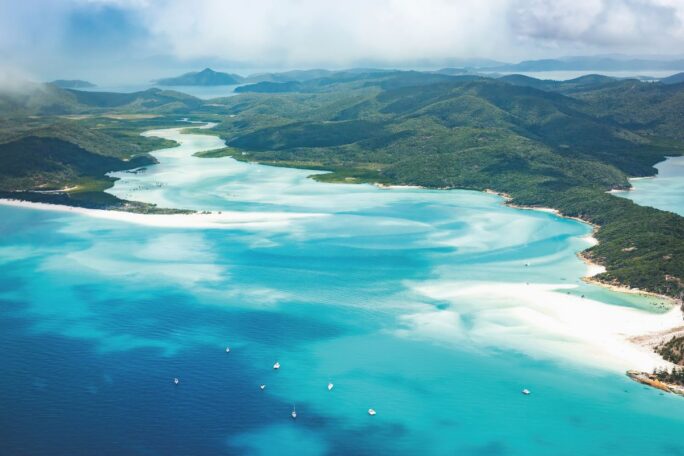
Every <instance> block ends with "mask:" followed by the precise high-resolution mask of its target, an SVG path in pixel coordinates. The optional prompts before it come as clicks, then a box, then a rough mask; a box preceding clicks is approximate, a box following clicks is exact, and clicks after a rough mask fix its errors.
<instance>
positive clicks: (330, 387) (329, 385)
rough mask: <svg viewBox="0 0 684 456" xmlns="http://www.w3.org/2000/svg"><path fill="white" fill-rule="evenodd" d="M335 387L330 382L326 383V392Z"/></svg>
mask: <svg viewBox="0 0 684 456" xmlns="http://www.w3.org/2000/svg"><path fill="white" fill-rule="evenodd" d="M334 387H335V385H333V383H332V382H328V391H332V389H333V388H334Z"/></svg>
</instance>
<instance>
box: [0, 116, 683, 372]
mask: <svg viewBox="0 0 684 456" xmlns="http://www.w3.org/2000/svg"><path fill="white" fill-rule="evenodd" d="M212 126H213V125H212V124H210V123H209V124H206V125H203V126H202V127H199V128H202V129H206V128H211V127H212ZM182 129H183V127H181V128H175V129H173V130H182ZM164 130H167V129H164ZM164 130H150V131H147V132H144V133H143V135H156V133H158V132H159V131H164ZM374 185H375V187H376V188H379V189H388V190H391V189H416V190H418V189H423V188H424V187H420V186H410V185H388V184H381V183H376V184H374ZM484 192H485V193H489V194H493V195H497V196H499V197H502V198H503V199H504V200H505V204H506V205H507V206H509V207H511V208H514V209H519V210H534V211H540V212H545V213H550V214H553V215H555V216H557V217H561V218H566V219H572V220H575V221H578V222H580V223H583V224H588V225H590V226H591V227H592V234H590V235H587V236H584V238H583V239H584V240H585V241H586V242H587V243H589V244H590V245H597V244H598V240H597V239H596V238H595V237H594V236H593V234H594V233H595V232H596V231H597V230H598V229H599V227H598V226H597V225H595V224H592V223H590V222H587V221H585V220H582V219H580V218H578V217H570V216H565V215H563V214H562V213H561V212H560V211H559V210H557V209H553V208H549V207H536V206H522V205H517V204H513V203H511V200H512V197H511V196H510V195H508V194H505V193H501V192H496V191H493V190H490V189H486V190H484ZM0 205H5V206H14V207H24V208H31V209H39V210H52V211H60V212H67V213H76V214H81V215H86V216H90V217H95V218H101V219H109V220H115V221H121V222H127V223H134V224H139V225H146V226H152V227H160V228H195V229H239V228H241V227H243V228H251V229H253V228H271V229H273V228H275V229H283V228H287V227H288V226H290V224H291V223H292V221H293V220H295V219H301V218H308V217H320V216H324V215H325V214H316V213H311V214H309V213H272V212H230V211H224V212H217V211H214V212H206V211H205V212H197V213H192V214H141V213H133V212H125V211H119V210H104V209H86V208H80V207H73V206H61V205H55V204H49V203H34V202H27V201H18V200H9V199H0ZM577 256H578V257H579V258H580V259H581V260H582V261H584V263H585V264H586V265H587V273H586V275H585V276H584V277H582V280H584V281H586V282H588V283H592V284H596V285H600V286H603V287H605V288H608V289H610V290H612V291H618V292H626V293H637V294H643V295H650V296H657V297H659V298H662V299H665V300H667V301H668V302H669V301H672V299H671V298H669V297H666V296H662V295H658V294H655V293H648V292H641V291H640V290H633V289H631V288H628V287H623V286H619V285H611V284H607V283H603V282H601V281H600V280H598V279H595V278H593V277H595V276H596V275H598V274H600V273H602V272H605V267H604V266H603V265H600V264H598V263H595V262H593V261H592V260H590V259H588V258H586V257H585V256H584V255H583V254H582V252H578V253H577ZM520 285H523V284H520ZM501 292H502V293H503V294H505V295H510V293H516V294H519V295H520V296H522V297H523V299H524V300H526V301H528V302H529V305H530V306H532V307H533V309H535V310H536V311H539V312H540V313H542V314H543V312H556V313H557V314H558V316H559V319H560V320H559V321H564V322H565V323H567V324H568V326H567V327H566V328H565V330H572V329H574V330H575V332H576V334H577V336H578V337H579V338H581V339H583V340H585V341H586V343H587V344H589V345H588V346H589V347H591V346H592V345H593V346H595V347H596V348H601V349H603V351H604V352H606V353H611V354H612V355H613V356H614V358H615V359H614V361H615V362H616V363H617V362H618V361H620V362H622V363H623V364H621V366H627V365H629V364H630V363H633V366H631V368H650V367H651V366H661V367H662V366H663V365H669V364H670V363H668V362H667V361H665V360H662V358H660V356H659V355H658V354H657V353H655V352H654V351H653V348H652V346H650V344H651V343H652V342H653V341H654V340H656V337H663V336H662V335H663V334H671V333H672V331H673V330H675V329H676V328H677V327H676V326H672V325H673V322H675V320H676V318H675V317H676V315H675V312H674V310H675V309H671V311H668V312H667V313H665V314H662V315H657V314H648V315H647V316H646V315H645V314H644V313H642V311H634V312H629V313H620V314H619V316H618V318H621V320H620V324H621V325H622V326H618V324H617V323H614V324H613V325H612V327H611V331H610V332H605V331H603V330H601V329H600V328H597V330H595V331H593V330H592V327H591V326H590V327H587V328H583V327H582V326H581V325H577V324H575V323H576V321H577V320H578V319H579V320H582V319H584V317H585V316H588V315H592V314H593V315H601V314H603V315H606V317H605V318H610V317H609V316H608V312H610V310H611V309H610V307H609V306H607V305H604V306H601V307H596V306H594V307H596V308H592V305H594V303H593V302H590V300H579V299H577V300H571V301H568V303H567V304H568V306H566V308H565V309H562V308H557V307H559V306H556V305H554V306H553V308H550V309H548V308H547V309H544V302H546V301H548V300H550V299H556V300H557V299H558V298H557V296H556V295H557V293H555V292H552V291H551V290H546V289H544V288H543V287H542V288H539V289H536V288H534V289H533V288H532V287H525V286H522V287H518V286H517V285H512V286H511V287H510V288H506V287H504V288H502V289H501ZM567 299H570V298H565V297H562V298H561V301H562V302H565V300H567ZM570 304H572V305H570ZM596 305H598V303H597V304H596ZM560 307H562V306H560ZM582 309H584V311H582ZM677 311H678V310H677ZM643 317H646V318H647V319H648V324H646V322H643V321H642V318H643ZM680 320H681V318H680ZM528 323H530V324H534V323H535V322H528ZM599 326H600V325H599ZM644 326H645V327H646V328H648V329H650V330H651V331H652V332H651V333H648V334H641V332H642V331H646V330H648V329H644ZM625 328H629V331H624V329H625ZM658 340H659V339H658ZM602 344H604V345H606V347H602ZM661 361H662V362H661Z"/></svg>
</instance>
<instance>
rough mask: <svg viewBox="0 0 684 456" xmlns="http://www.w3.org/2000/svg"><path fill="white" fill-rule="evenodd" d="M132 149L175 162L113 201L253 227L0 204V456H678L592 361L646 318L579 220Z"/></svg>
mask: <svg viewBox="0 0 684 456" xmlns="http://www.w3.org/2000/svg"><path fill="white" fill-rule="evenodd" d="M153 134H156V135H161V136H165V137H169V138H174V139H178V140H180V141H181V142H182V146H181V147H178V148H174V149H168V150H164V151H159V152H157V153H155V155H156V156H157V157H158V159H159V161H160V164H159V165H156V166H152V167H150V168H148V169H147V170H144V171H143V172H139V173H119V174H118V175H119V176H120V177H121V178H122V179H121V180H120V181H118V182H117V185H116V186H115V187H114V189H113V190H112V192H113V193H115V194H117V195H121V196H124V197H130V198H133V199H136V200H140V201H149V202H156V203H158V204H160V205H162V206H166V207H184V208H194V209H199V210H207V211H214V212H215V213H216V212H218V211H221V212H222V214H221V216H222V217H225V218H226V220H230V218H231V217H232V216H233V215H234V214H233V213H232V211H235V212H239V213H240V214H241V216H242V217H247V219H250V218H253V219H254V220H255V221H257V222H255V223H226V224H225V225H223V226H218V227H217V226H211V227H208V226H205V227H194V228H193V227H188V226H185V227H183V226H179V225H174V226H169V227H167V228H161V227H155V226H147V225H144V224H138V223H129V222H125V221H117V220H110V219H103V218H96V217H89V216H85V215H82V214H79V213H72V212H57V211H44V210H35V209H29V208H19V207H7V206H0V233H1V235H2V236H1V237H0V239H1V241H0V264H2V266H3V272H4V274H2V275H0V302H1V304H0V326H1V328H0V356H1V358H0V359H2V366H3V370H2V374H1V375H0V410H2V412H1V414H0V454H11V455H19V454H30V455H43V454H44V455H73V454H87V455H90V454H92V455H95V454H97V455H109V454H112V455H121V454H135V455H150V454H183V455H186V454H187V455H205V454H206V455H216V454H269V455H270V454H273V455H281V454H297V455H302V454H304V455H309V454H311V455H317V454H437V455H442V454H450V455H451V454H464V455H549V454H553V455H577V454H582V455H590V454H601V455H605V454H634V455H636V454H639V455H645V454H657V455H659V454H663V455H665V454H668V455H669V454H684V443H682V442H681V438H680V432H681V429H682V425H684V408H683V407H684V402H683V401H682V399H681V398H679V397H675V396H669V395H662V394H661V393H659V392H657V391H655V390H652V389H648V388H644V387H642V386H641V385H639V384H636V383H634V382H632V381H630V380H629V379H627V378H626V377H625V376H624V374H623V372H624V368H626V367H629V363H630V362H631V361H630V359H631V358H629V357H626V355H625V357H621V356H622V355H623V354H624V353H626V352H627V351H629V347H628V346H627V345H617V347H618V351H615V350H613V349H612V348H611V347H613V345H611V344H615V343H616V341H617V340H618V339H619V338H618V337H617V336H616V335H615V334H614V333H615V332H619V331H623V330H624V331H627V330H629V329H630V327H629V325H628V322H629V321H632V320H633V318H632V317H634V316H635V315H636V316H637V317H638V319H641V320H642V321H643V322H644V324H646V322H648V321H651V319H652V320H657V319H659V318H661V316H659V315H658V313H659V312H662V310H658V308H656V307H655V306H653V304H654V303H653V302H652V301H650V300H647V299H644V298H640V297H636V296H633V295H623V294H616V293H613V292H610V291H607V290H604V289H601V288H597V287H593V286H590V285H587V284H584V283H583V282H582V281H581V280H580V277H581V276H582V275H584V274H585V273H586V266H585V265H584V264H583V263H582V262H581V261H579V260H578V259H577V257H576V256H575V252H577V251H579V250H581V249H583V248H585V247H586V246H587V245H588V242H587V241H586V240H584V239H583V237H585V236H586V235H588V234H589V233H590V230H589V228H588V227H587V226H586V225H583V224H581V223H578V222H576V221H573V220H567V219H562V218H558V217H556V216H554V215H552V214H549V213H544V212H538V211H529V210H516V209H511V208H508V207H506V206H504V205H503V203H502V200H501V199H500V198H498V197H496V196H493V195H487V194H482V193H476V192H467V191H427V190H421V189H411V188H401V189H379V188H376V187H374V186H370V185H334V184H320V183H316V182H314V181H313V180H311V179H309V178H307V176H309V175H310V174H311V173H312V172H311V171H302V170H293V169H284V168H272V167H265V166H260V165H255V164H247V163H239V162H236V161H234V160H232V159H229V158H222V159H198V158H195V157H192V153H193V152H196V151H198V150H206V149H211V148H214V147H220V146H221V145H222V143H221V142H220V141H219V140H218V139H217V138H215V137H212V136H208V135H180V134H179V132H178V131H176V130H167V131H160V132H155V133H153ZM152 217H154V216H152ZM243 221H244V220H243ZM171 225H173V223H171ZM582 295H584V298H582V297H581V296H582ZM573 316H579V317H578V318H575V317H573ZM611 325H614V327H613V326H611ZM621 325H623V326H621ZM606 327H611V328H612V329H610V330H608V329H605V328H606ZM586 328H591V329H592V331H587V334H584V335H582V329H586ZM228 345H229V346H230V347H231V352H230V354H227V353H226V352H225V348H226V346H228ZM623 352H624V353H623ZM645 356H646V355H645ZM275 361H279V362H280V363H281V365H282V367H281V369H280V370H278V371H274V370H273V369H272V365H273V363H274V362H275ZM174 377H177V378H179V380H180V383H179V384H178V385H174V384H173V382H172V380H173V378H174ZM329 381H331V382H333V383H334V384H335V387H334V389H333V390H332V391H328V390H327V387H326V385H327V383H328V382H329ZM260 384H266V388H265V390H263V391H261V390H260V389H259V385H260ZM523 388H529V389H530V390H531V391H532V394H531V395H529V396H524V395H522V394H521V393H520V391H521V390H522V389H523ZM294 404H296V408H297V412H298V417H297V419H296V420H292V419H291V418H290V411H291V409H292V407H293V405H294ZM371 407H372V408H374V409H375V410H376V411H377V415H376V416H373V417H371V416H369V415H368V414H367V410H368V409H369V408H371Z"/></svg>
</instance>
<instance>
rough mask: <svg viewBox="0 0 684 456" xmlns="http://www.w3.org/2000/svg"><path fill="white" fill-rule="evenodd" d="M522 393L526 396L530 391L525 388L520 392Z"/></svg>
mask: <svg viewBox="0 0 684 456" xmlns="http://www.w3.org/2000/svg"><path fill="white" fill-rule="evenodd" d="M522 393H523V394H524V395H525V396H528V395H529V394H530V390H528V389H527V388H525V389H524V390H522Z"/></svg>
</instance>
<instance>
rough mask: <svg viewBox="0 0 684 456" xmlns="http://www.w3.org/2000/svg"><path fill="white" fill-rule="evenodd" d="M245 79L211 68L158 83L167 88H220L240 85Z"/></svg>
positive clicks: (165, 79)
mask: <svg viewBox="0 0 684 456" xmlns="http://www.w3.org/2000/svg"><path fill="white" fill-rule="evenodd" d="M242 80H243V77H242V76H240V75H237V74H230V73H221V72H218V71H214V70H212V69H211V68H205V69H204V70H202V71H198V72H192V73H185V74H183V75H181V76H176V77H173V78H163V79H159V80H157V81H156V83H157V84H159V85H165V86H220V85H235V84H240V83H241V82H242Z"/></svg>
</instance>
